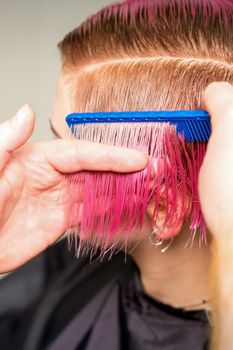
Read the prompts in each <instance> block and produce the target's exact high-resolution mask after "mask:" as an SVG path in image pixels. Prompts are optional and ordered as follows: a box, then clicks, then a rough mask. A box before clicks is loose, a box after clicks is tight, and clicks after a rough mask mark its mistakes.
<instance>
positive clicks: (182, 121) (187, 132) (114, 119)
mask: <svg viewBox="0 0 233 350" xmlns="http://www.w3.org/2000/svg"><path fill="white" fill-rule="evenodd" d="M66 122H67V124H68V126H69V128H70V129H71V130H72V129H73V128H74V127H75V125H85V124H99V123H146V122H150V123H156V122H159V123H170V124H172V125H175V126H176V130H177V133H178V134H184V137H185V140H186V141H192V142H207V141H208V140H209V138H210V135H211V123H210V116H209V114H208V113H207V112H205V111H203V110H192V111H191V110H188V111H184V110H182V111H148V112H147V111H137V112H94V113H72V114H69V115H68V116H67V117H66Z"/></svg>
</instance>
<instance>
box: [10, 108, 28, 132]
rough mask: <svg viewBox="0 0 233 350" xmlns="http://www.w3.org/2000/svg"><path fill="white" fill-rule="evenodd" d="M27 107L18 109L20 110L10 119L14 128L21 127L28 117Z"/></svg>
mask: <svg viewBox="0 0 233 350" xmlns="http://www.w3.org/2000/svg"><path fill="white" fill-rule="evenodd" d="M28 111H29V108H28V105H27V104H25V105H24V106H23V107H21V108H20V110H19V111H18V112H17V113H16V115H15V116H14V117H13V119H12V123H13V125H14V126H16V127H17V126H20V125H22V124H23V123H24V122H25V120H26V119H27V116H28Z"/></svg>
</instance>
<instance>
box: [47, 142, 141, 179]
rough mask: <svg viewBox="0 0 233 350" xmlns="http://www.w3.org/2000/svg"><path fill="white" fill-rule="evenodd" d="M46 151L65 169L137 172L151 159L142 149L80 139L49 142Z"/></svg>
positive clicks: (56, 164)
mask: <svg viewBox="0 0 233 350" xmlns="http://www.w3.org/2000/svg"><path fill="white" fill-rule="evenodd" d="M44 154H45V156H46V158H47V160H48V161H49V163H50V164H51V165H52V166H53V167H54V168H55V169H56V170H58V171H60V172H62V173H72V172H77V171H81V170H91V171H92V170H96V171H98V170H99V171H114V172H134V171H139V170H142V169H144V168H145V167H146V165H147V162H148V156H147V155H146V154H143V153H141V152H139V151H135V150H131V149H128V148H122V147H115V146H109V145H104V144H100V143H94V142H89V141H79V140H55V141H51V142H47V143H46V144H44Z"/></svg>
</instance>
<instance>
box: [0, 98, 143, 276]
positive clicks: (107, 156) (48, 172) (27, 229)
mask: <svg viewBox="0 0 233 350" xmlns="http://www.w3.org/2000/svg"><path fill="white" fill-rule="evenodd" d="M34 123H35V116H34V112H33V111H32V109H31V108H30V107H29V106H28V105H26V106H24V107H23V108H22V109H20V111H19V112H18V113H17V114H16V116H14V117H13V118H12V119H11V120H7V121H5V122H4V123H2V124H0V139H1V147H0V273H5V272H8V271H11V270H13V269H15V268H17V267H19V266H21V265H22V264H24V263H26V262H27V261H28V260H30V259H31V258H33V257H34V256H35V255H37V254H39V253H40V252H42V251H43V250H44V249H46V248H47V247H48V246H49V245H52V244H53V243H54V242H55V241H56V240H58V239H59V238H60V237H61V236H62V235H63V234H64V232H65V230H66V227H65V218H64V198H63V190H64V174H65V173H72V172H77V171H81V170H100V171H101V170H103V171H106V170H109V171H115V172H133V171H137V170H141V169H143V168H145V166H146V164H147V156H146V155H145V154H142V153H141V152H138V151H134V150H129V149H125V148H121V147H112V146H106V145H103V144H96V143H94V142H85V141H78V140H54V141H49V142H42V143H31V144H30V143H29V144H25V143H26V142H27V140H28V139H29V138H30V136H31V134H32V132H33V129H34Z"/></svg>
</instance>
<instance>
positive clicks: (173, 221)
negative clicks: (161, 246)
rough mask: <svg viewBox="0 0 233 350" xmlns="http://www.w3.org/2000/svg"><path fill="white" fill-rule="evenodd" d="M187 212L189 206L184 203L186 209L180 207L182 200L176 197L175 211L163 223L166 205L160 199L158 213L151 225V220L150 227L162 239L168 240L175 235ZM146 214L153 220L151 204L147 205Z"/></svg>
mask: <svg viewBox="0 0 233 350" xmlns="http://www.w3.org/2000/svg"><path fill="white" fill-rule="evenodd" d="M188 212H190V207H189V205H188V201H187V205H186V211H184V210H183V208H182V200H181V198H178V200H177V206H176V212H175V214H174V215H173V216H172V217H171V218H170V219H168V220H167V222H166V224H165V219H166V215H167V207H166V205H165V204H164V201H161V203H160V205H159V209H158V213H157V214H156V217H157V218H156V220H155V222H154V225H153V221H152V229H154V232H155V234H156V235H157V236H158V237H159V238H161V239H163V240H169V239H171V238H173V237H175V236H177V235H178V234H179V233H180V231H181V229H182V226H183V224H184V222H185V221H186V219H187V218H188ZM147 215H148V217H149V218H150V219H152V220H153V215H154V206H153V204H152V205H150V206H148V207H147Z"/></svg>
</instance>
